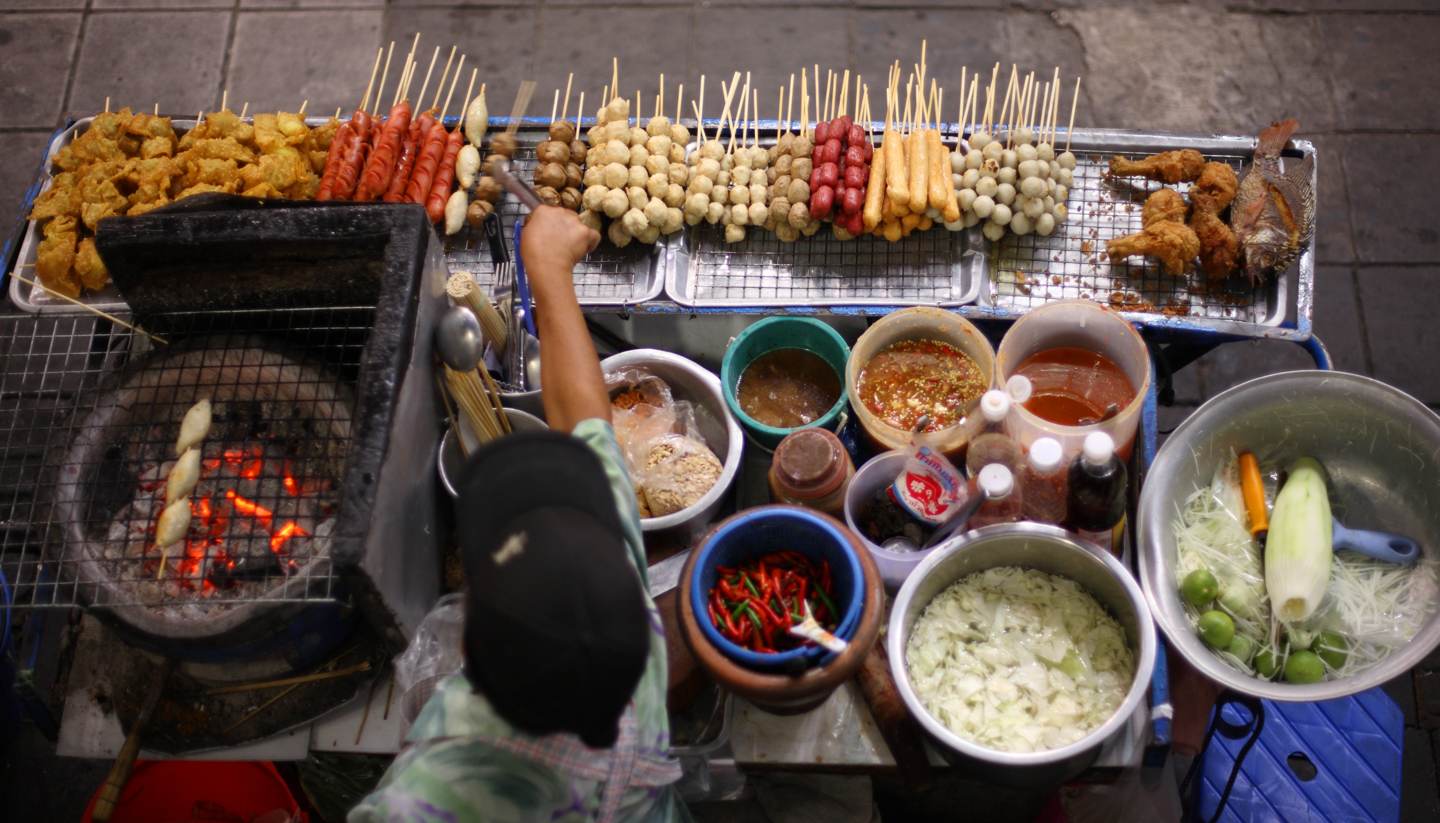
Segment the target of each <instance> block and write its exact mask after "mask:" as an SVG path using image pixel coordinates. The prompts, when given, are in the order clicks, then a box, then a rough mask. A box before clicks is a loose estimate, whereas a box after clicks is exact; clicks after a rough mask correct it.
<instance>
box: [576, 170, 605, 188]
mask: <svg viewBox="0 0 1440 823" xmlns="http://www.w3.org/2000/svg"><path fill="white" fill-rule="evenodd" d="M581 182H583V183H584V184H585V188H587V189H588V188H590V187H592V186H603V185H605V167H604V166H587V167H586V169H585V174H584V175H582V176H581Z"/></svg>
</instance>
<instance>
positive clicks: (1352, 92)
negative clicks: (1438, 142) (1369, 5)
mask: <svg viewBox="0 0 1440 823" xmlns="http://www.w3.org/2000/svg"><path fill="white" fill-rule="evenodd" d="M1431 8H1432V9H1433V8H1434V4H1431ZM1317 22H1318V23H1319V31H1320V35H1321V37H1322V38H1323V39H1324V43H1325V48H1326V49H1327V50H1329V51H1330V52H1331V54H1332V57H1331V60H1332V62H1331V69H1330V72H1329V75H1330V81H1331V82H1332V83H1333V84H1334V86H1335V92H1336V95H1335V99H1336V103H1337V104H1338V105H1339V108H1340V118H1339V124H1340V125H1341V126H1343V127H1345V128H1352V129H1355V128H1371V129H1377V128H1378V129H1422V128H1424V129H1433V128H1437V127H1440V112H1437V111H1436V110H1435V107H1434V106H1428V105H1416V102H1417V101H1419V100H1423V99H1429V98H1432V97H1433V95H1434V93H1435V92H1436V91H1437V89H1440V86H1437V81H1436V78H1437V77H1440V49H1436V48H1435V44H1436V43H1437V42H1440V17H1437V16H1434V15H1428V14H1394V15H1391V14H1343V15H1327V16H1324V17H1321V18H1319V19H1318V21H1317Z"/></svg>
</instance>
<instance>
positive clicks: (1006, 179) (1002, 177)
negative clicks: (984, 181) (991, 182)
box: [995, 166, 1016, 185]
mask: <svg viewBox="0 0 1440 823" xmlns="http://www.w3.org/2000/svg"><path fill="white" fill-rule="evenodd" d="M995 179H996V180H999V181H1000V182H1001V183H1009V184H1011V185H1014V184H1015V180H1016V174H1015V170H1014V169H1012V168H1010V167H1009V166H1001V167H1000V170H999V171H997V172H995Z"/></svg>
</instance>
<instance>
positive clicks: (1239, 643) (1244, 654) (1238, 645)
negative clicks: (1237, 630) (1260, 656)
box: [1225, 634, 1255, 663]
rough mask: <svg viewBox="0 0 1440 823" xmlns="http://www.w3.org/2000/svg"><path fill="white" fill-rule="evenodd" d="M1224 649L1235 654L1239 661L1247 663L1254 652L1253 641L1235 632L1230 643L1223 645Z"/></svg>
mask: <svg viewBox="0 0 1440 823" xmlns="http://www.w3.org/2000/svg"><path fill="white" fill-rule="evenodd" d="M1225 651H1227V652H1229V653H1230V654H1233V655H1235V656H1236V657H1237V658H1239V660H1240V662H1241V663H1249V662H1250V658H1251V657H1252V656H1253V655H1254V654H1255V641H1254V640H1251V639H1250V638H1248V637H1246V636H1245V635H1243V634H1237V635H1235V639H1234V640H1231V641H1230V645H1228V646H1226V647H1225Z"/></svg>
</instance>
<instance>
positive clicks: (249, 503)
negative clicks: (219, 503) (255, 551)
mask: <svg viewBox="0 0 1440 823" xmlns="http://www.w3.org/2000/svg"><path fill="white" fill-rule="evenodd" d="M225 499H226V500H229V501H230V503H231V505H233V506H234V507H235V511H237V512H240V513H241V514H243V515H245V516H246V517H253V518H255V519H256V520H259V521H260V522H262V523H264V524H265V525H266V526H269V525H270V518H271V517H273V516H274V514H275V513H274V512H272V511H270V510H269V509H267V508H265V507H264V506H262V505H260V504H259V503H256V502H255V501H253V500H247V499H246V498H244V497H241V496H240V495H238V494H236V493H235V490H234V489H226V490H225Z"/></svg>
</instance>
